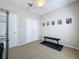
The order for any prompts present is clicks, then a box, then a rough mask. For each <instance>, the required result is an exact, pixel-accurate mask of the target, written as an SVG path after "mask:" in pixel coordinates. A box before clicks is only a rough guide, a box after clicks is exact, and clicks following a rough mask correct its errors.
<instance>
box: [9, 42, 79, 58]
mask: <svg viewBox="0 0 79 59" xmlns="http://www.w3.org/2000/svg"><path fill="white" fill-rule="evenodd" d="M9 59H79V51H78V50H74V49H71V48H67V47H64V48H63V50H62V51H61V52H59V51H57V50H54V49H51V48H49V47H46V46H44V45H42V44H40V41H36V42H32V43H29V44H26V45H23V46H19V47H16V48H11V49H10V50H9Z"/></svg>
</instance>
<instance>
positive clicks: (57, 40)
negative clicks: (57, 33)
mask: <svg viewBox="0 0 79 59" xmlns="http://www.w3.org/2000/svg"><path fill="white" fill-rule="evenodd" d="M46 39H51V40H56V42H57V44H59V41H60V39H59V38H52V37H47V36H44V41H46Z"/></svg>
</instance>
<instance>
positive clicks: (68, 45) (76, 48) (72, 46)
mask: <svg viewBox="0 0 79 59" xmlns="http://www.w3.org/2000/svg"><path fill="white" fill-rule="evenodd" d="M63 45H64V46H65V47H69V48H73V49H76V50H79V48H77V47H73V46H70V45H67V44H63Z"/></svg>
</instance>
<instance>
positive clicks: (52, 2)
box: [7, 0, 76, 15]
mask: <svg viewBox="0 0 79 59" xmlns="http://www.w3.org/2000/svg"><path fill="white" fill-rule="evenodd" d="M7 1H8V2H10V3H12V4H14V5H16V6H20V7H23V8H24V9H26V10H27V8H28V9H29V10H31V11H32V12H34V13H36V14H38V15H43V14H46V13H48V12H51V11H54V10H56V9H58V8H61V7H63V6H65V5H68V4H70V3H72V2H74V1H76V0H46V3H45V5H44V6H43V7H41V8H39V7H36V6H35V5H33V6H32V7H29V6H28V3H32V1H33V0H7Z"/></svg>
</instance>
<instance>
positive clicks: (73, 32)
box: [41, 2, 79, 48]
mask: <svg viewBox="0 0 79 59" xmlns="http://www.w3.org/2000/svg"><path fill="white" fill-rule="evenodd" d="M66 18H72V24H66V22H65V21H66ZM53 20H54V21H55V22H56V24H55V25H54V26H52V25H49V26H45V27H43V26H42V24H41V26H42V29H41V31H42V32H41V33H42V34H41V37H43V36H50V37H57V38H60V39H61V42H60V43H61V44H64V45H66V46H71V47H76V48H79V2H75V3H72V4H70V5H67V6H65V7H63V8H60V9H58V10H55V11H52V12H50V13H48V14H45V15H43V16H42V23H43V22H45V23H46V22H51V21H53ZM57 20H62V21H63V24H62V25H58V24H57Z"/></svg>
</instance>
